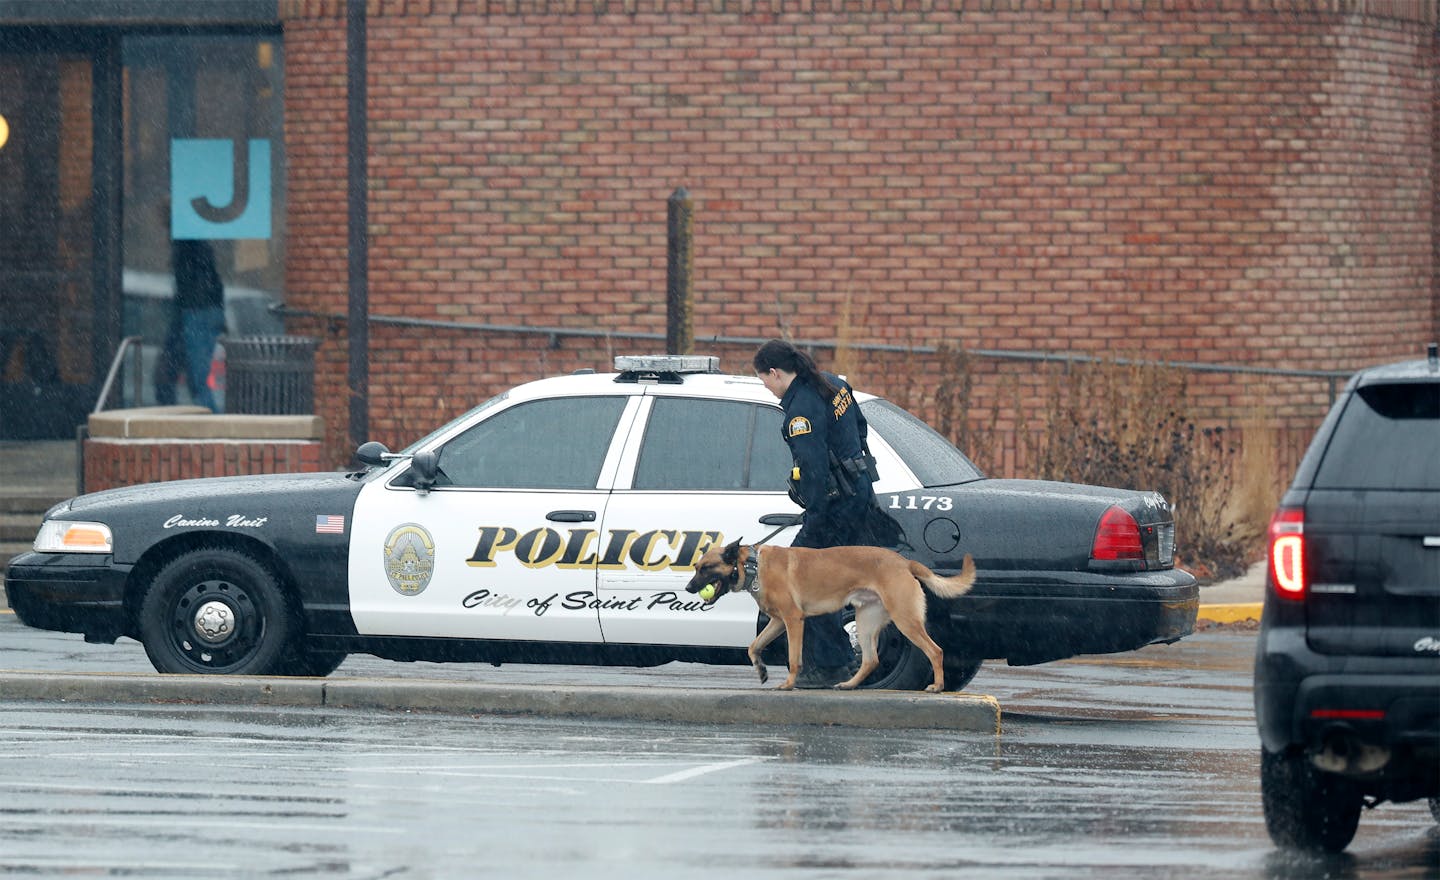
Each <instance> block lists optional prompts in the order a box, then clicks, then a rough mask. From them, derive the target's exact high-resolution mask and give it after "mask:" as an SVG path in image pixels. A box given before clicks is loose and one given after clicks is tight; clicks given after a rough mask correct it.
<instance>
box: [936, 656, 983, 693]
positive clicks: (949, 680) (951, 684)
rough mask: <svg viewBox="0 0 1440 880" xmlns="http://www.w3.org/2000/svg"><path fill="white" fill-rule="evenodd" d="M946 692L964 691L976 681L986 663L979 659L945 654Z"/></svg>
mask: <svg viewBox="0 0 1440 880" xmlns="http://www.w3.org/2000/svg"><path fill="white" fill-rule="evenodd" d="M944 662H945V690H947V691H963V690H965V686H966V685H968V684H969V683H970V682H971V681H973V680H974V679H975V674H976V673H978V672H979V671H980V666H981V664H983V663H984V662H985V661H984V660H982V659H980V658H977V657H964V656H956V655H954V654H951V653H950V652H949V651H946V652H945V661H944Z"/></svg>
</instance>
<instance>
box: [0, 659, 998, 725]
mask: <svg viewBox="0 0 1440 880" xmlns="http://www.w3.org/2000/svg"><path fill="white" fill-rule="evenodd" d="M0 700H37V701H44V702H57V703H69V702H77V703H80V702H85V703H126V702H129V703H157V704H164V703H178V704H216V705H246V706H316V707H318V706H325V707H330V708H346V709H385V710H402V711H403V710H413V711H422V712H442V713H458V714H465V715H489V714H495V715H537V716H546V717H556V718H605V719H620V720H630V721H659V722H666V721H670V722H683V723H696V724H766V725H776V724H815V725H827V726H841V727H865V728H878V729H925V730H963V731H972V732H977V733H994V734H998V733H999V732H1000V703H999V701H998V700H996V699H995V698H994V697H990V696H985V695H983V694H921V693H910V692H904V691H851V692H849V693H842V692H839V691H792V692H790V693H776V692H775V691H774V690H773V689H767V690H761V691H753V690H744V691H741V690H727V689H723V688H693V689H692V688H660V687H617V686H601V685H594V686H587V687H544V688H541V687H533V686H517V685H494V684H475V683H470V682H451V681H433V680H402V679H365V680H356V679H336V680H333V681H332V680H329V679H322V678H271V677H260V676H234V675H227V676H209V675H158V674H157V675H109V674H94V673H83V674H82V673H62V674H52V673H38V672H0Z"/></svg>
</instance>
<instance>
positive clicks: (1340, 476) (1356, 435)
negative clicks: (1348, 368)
mask: <svg viewBox="0 0 1440 880" xmlns="http://www.w3.org/2000/svg"><path fill="white" fill-rule="evenodd" d="M1315 488H1317V489H1383V490H1400V491H1403V490H1407V489H1409V490H1417V489H1418V490H1424V491H1428V492H1434V491H1437V490H1440V384H1436V383H1433V382H1427V383H1409V384H1393V385H1369V386H1366V387H1364V388H1361V389H1360V390H1359V391H1358V392H1357V393H1356V394H1355V395H1354V396H1353V397H1352V398H1351V399H1350V403H1349V404H1348V405H1347V406H1346V407H1345V411H1344V413H1343V414H1342V415H1341V417H1340V423H1339V424H1338V425H1336V426H1335V434H1334V436H1333V437H1331V438H1330V446H1329V448H1328V449H1327V450H1326V451H1325V458H1324V461H1322V462H1321V464H1320V471H1319V473H1317V474H1316V476H1315Z"/></svg>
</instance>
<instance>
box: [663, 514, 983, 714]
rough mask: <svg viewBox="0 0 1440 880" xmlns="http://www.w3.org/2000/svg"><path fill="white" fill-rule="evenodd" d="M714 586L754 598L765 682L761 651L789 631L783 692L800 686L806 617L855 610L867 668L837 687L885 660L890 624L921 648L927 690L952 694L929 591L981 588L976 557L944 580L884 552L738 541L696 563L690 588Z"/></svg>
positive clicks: (946, 594)
mask: <svg viewBox="0 0 1440 880" xmlns="http://www.w3.org/2000/svg"><path fill="white" fill-rule="evenodd" d="M710 584H713V585H714V595H713V596H712V597H711V598H710V599H709V600H707V601H708V602H714V601H715V600H716V599H718V598H720V597H721V596H723V595H725V594H726V593H733V592H748V593H750V595H752V596H754V597H755V602H756V604H758V605H759V606H760V610H761V611H763V612H765V613H766V614H767V615H769V617H770V623H769V625H767V626H766V627H765V629H764V630H762V631H761V632H760V635H758V636H756V637H755V641H753V642H751V643H750V662H751V663H753V664H754V665H755V671H756V672H757V673H759V675H760V681H761V683H762V684H763V683H764V682H765V681H766V680H767V679H768V678H769V677H770V674H769V672H767V671H766V669H765V663H764V662H763V661H761V659H760V652H761V651H762V650H763V649H764V648H765V646H766V645H768V644H770V643H771V642H772V641H774V640H775V638H776V637H777V636H779V635H780V631H781V630H782V629H783V630H784V631H785V636H786V638H787V640H788V641H789V646H790V675H789V676H788V677H787V678H786V679H785V681H784V682H782V683H781V684H780V687H779V689H780V690H782V691H787V690H790V689H791V688H793V687H795V676H796V675H798V674H799V672H800V648H801V645H802V644H803V642H804V639H805V626H804V622H805V618H807V617H812V616H814V615H816V614H828V613H830V612H832V611H839V610H840V609H841V608H844V607H845V606H846V605H853V606H854V607H855V626H856V629H857V631H858V632H859V636H860V670H859V671H858V672H856V673H855V675H854V677H852V678H851V679H850V680H848V681H843V682H841V683H840V684H837V685H835V687H836V688H837V689H840V690H849V689H851V688H854V687H856V686H857V685H859V684H860V682H862V681H864V680H865V677H866V676H867V675H869V674H870V673H871V672H873V671H874V670H875V667H876V665H878V664H879V662H880V656H879V654H878V653H877V648H876V642H877V640H878V638H879V636H880V631H881V630H882V629H884V628H885V624H887V623H889V622H890V621H892V620H893V621H895V626H896V627H897V628H899V630H900V632H902V633H904V635H905V638H907V639H909V640H910V641H911V642H913V643H914V645H915V647H917V648H919V649H920V650H921V651H924V652H925V656H926V657H927V658H929V660H930V665H931V667H932V668H933V669H934V670H935V681H934V683H932V684H931V685H930V686H929V687H927V688H926V689H925V690H927V691H930V692H931V693H939V692H940V691H943V690H945V669H944V667H943V665H942V662H941V661H942V659H943V653H942V652H941V650H940V646H939V645H937V644H935V640H934V639H932V638H930V633H929V632H927V631H926V629H925V592H924V591H923V590H921V589H920V585H921V584H924V585H925V588H926V589H928V590H930V591H931V592H932V593H934V594H935V595H937V596H940V597H941V598H945V599H953V598H955V597H956V596H963V595H964V594H965V593H967V592H968V591H969V590H970V587H971V586H973V585H974V584H975V560H973V559H971V558H970V554H968V553H967V554H965V560H964V562H963V563H962V564H961V569H960V573H959V574H957V575H955V576H954V577H948V578H945V577H940V576H939V575H937V574H935V572H933V571H931V570H930V569H928V568H926V567H925V566H923V565H921V564H920V563H918V562H912V561H911V560H909V559H906V558H905V557H903V556H901V555H900V554H899V553H896V552H895V551H893V550H887V549H885V548H883V547H830V548H827V549H824V550H814V549H810V548H805V547H755V546H753V545H752V546H749V547H742V546H741V545H740V542H739V541H736V542H734V543H733V544H728V545H726V546H725V547H711V548H710V549H709V550H707V551H705V555H704V556H702V557H700V562H699V563H698V564H697V565H696V566H695V576H694V577H692V578H691V579H690V583H689V584H688V585H687V586H686V587H685V590H686V592H690V593H698V592H700V591H701V590H702V589H704V588H705V587H706V586H707V585H710Z"/></svg>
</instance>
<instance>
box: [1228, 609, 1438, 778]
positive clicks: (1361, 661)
mask: <svg viewBox="0 0 1440 880" xmlns="http://www.w3.org/2000/svg"><path fill="white" fill-rule="evenodd" d="M1255 721H1256V724H1257V727H1258V728H1259V732H1260V741H1261V743H1262V744H1263V745H1264V747H1265V749H1266V750H1267V751H1270V752H1283V751H1287V750H1301V751H1304V752H1305V753H1307V754H1310V755H1315V754H1319V753H1322V752H1324V751H1325V750H1326V749H1327V748H1329V749H1330V750H1332V751H1334V750H1336V749H1337V748H1338V749H1340V750H1342V751H1343V750H1345V749H1354V748H1355V747H1356V746H1365V747H1374V748H1380V749H1384V750H1385V751H1387V752H1388V753H1389V755H1390V760H1389V761H1388V762H1387V763H1386V764H1385V765H1384V766H1383V767H1381V768H1379V769H1376V770H1369V771H1364V772H1361V771H1360V770H1358V769H1357V770H1356V771H1355V775H1356V776H1357V777H1359V778H1360V780H1361V781H1363V780H1365V779H1369V780H1371V781H1373V782H1375V783H1376V786H1375V787H1374V788H1373V790H1374V791H1376V792H1383V793H1384V794H1385V796H1387V797H1389V798H1391V799H1393V800H1412V799H1414V798H1416V797H1433V796H1440V663H1437V661H1436V658H1435V657H1431V656H1416V657H1357V656H1353V655H1331V654H1320V653H1317V652H1316V651H1313V650H1311V648H1310V647H1309V645H1308V644H1307V643H1306V640H1305V636H1304V633H1303V632H1301V631H1300V630H1298V629H1289V628H1282V629H1272V630H1268V631H1267V630H1262V631H1261V634H1260V638H1259V639H1258V640H1257V642H1256V651H1255ZM1394 782H1400V783H1403V784H1402V785H1401V787H1400V788H1398V789H1397V788H1395V787H1394V785H1393V783H1394ZM1410 783H1415V785H1411V784H1410ZM1412 789H1413V790H1412Z"/></svg>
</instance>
